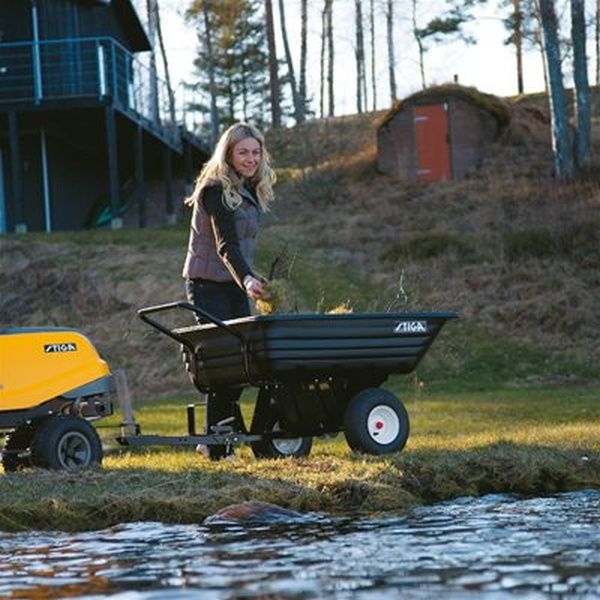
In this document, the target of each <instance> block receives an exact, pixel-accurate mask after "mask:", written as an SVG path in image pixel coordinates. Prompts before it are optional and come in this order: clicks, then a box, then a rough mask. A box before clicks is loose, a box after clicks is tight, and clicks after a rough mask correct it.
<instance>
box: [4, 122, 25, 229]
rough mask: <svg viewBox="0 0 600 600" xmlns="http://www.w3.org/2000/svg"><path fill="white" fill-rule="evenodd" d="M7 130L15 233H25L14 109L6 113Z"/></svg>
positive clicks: (16, 124) (21, 165) (17, 133)
mask: <svg viewBox="0 0 600 600" xmlns="http://www.w3.org/2000/svg"><path fill="white" fill-rule="evenodd" d="M8 131H9V135H8V137H9V139H10V167H11V180H12V195H13V214H14V219H15V233H25V232H26V231H27V224H26V223H25V197H24V195H23V161H22V160H21V144H20V142H19V121H18V118H17V113H16V111H14V110H11V111H9V113H8Z"/></svg>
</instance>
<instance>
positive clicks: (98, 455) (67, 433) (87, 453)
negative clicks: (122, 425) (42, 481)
mask: <svg viewBox="0 0 600 600" xmlns="http://www.w3.org/2000/svg"><path fill="white" fill-rule="evenodd" d="M31 460H32V463H33V465H34V466H35V467H42V468H44V469H58V470H64V471H76V470H78V469H84V468H86V467H92V466H95V465H99V464H100V463H101V462H102V443H101V442H100V438H99V437H98V434H97V433H96V430H95V429H94V428H93V427H92V426H91V425H90V424H89V423H88V422H87V421H86V420H85V419H81V418H79V417H74V416H56V417H50V418H49V419H47V420H46V421H44V422H43V423H42V425H41V426H40V427H39V429H38V430H37V431H36V433H35V435H34V437H33V442H32V444H31Z"/></svg>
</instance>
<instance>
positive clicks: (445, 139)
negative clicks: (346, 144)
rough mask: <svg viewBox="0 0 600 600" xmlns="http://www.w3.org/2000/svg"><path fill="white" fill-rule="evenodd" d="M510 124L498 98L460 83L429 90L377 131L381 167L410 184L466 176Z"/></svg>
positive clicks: (385, 120)
mask: <svg viewBox="0 0 600 600" xmlns="http://www.w3.org/2000/svg"><path fill="white" fill-rule="evenodd" d="M508 120H509V116H508V112H507V110H506V108H505V107H504V106H503V104H502V103H501V102H500V101H499V100H498V99H497V98H494V97H492V96H488V95H486V94H482V93H481V92H478V91H477V90H475V89H473V88H465V87H462V86H459V85H456V84H453V85H444V86H438V87H431V88H427V89H425V90H423V91H421V92H418V93H416V94H414V95H412V96H410V97H408V98H406V99H405V100H403V101H402V102H399V103H397V104H396V105H395V106H394V107H393V108H392V109H391V110H390V111H389V112H388V113H387V114H386V115H385V117H384V118H383V120H382V122H381V123H380V124H379V126H378V128H377V167H378V170H379V171H381V172H382V173H386V174H388V175H392V176H394V177H397V178H398V179H403V180H406V181H416V182H422V183H432V182H435V181H448V180H450V179H459V178H461V177H464V176H465V175H466V174H467V173H468V172H469V170H471V169H473V168H475V167H477V166H478V165H479V164H480V163H481V161H482V159H483V157H484V156H485V150H486V147H487V146H488V145H489V144H490V143H492V142H494V141H495V140H496V139H497V137H498V135H499V133H500V131H501V130H502V128H503V127H504V126H505V125H506V123H507V122H508Z"/></svg>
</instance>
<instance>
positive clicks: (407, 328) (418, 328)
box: [394, 321, 427, 333]
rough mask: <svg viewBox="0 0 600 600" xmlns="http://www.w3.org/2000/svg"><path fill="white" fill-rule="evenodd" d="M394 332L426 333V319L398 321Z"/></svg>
mask: <svg viewBox="0 0 600 600" xmlns="http://www.w3.org/2000/svg"><path fill="white" fill-rule="evenodd" d="M394 333H427V321H400V323H398V325H396V327H395V328H394Z"/></svg>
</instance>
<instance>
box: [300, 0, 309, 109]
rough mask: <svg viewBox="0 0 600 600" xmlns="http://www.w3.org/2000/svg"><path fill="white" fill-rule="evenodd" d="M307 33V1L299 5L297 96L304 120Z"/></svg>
mask: <svg viewBox="0 0 600 600" xmlns="http://www.w3.org/2000/svg"><path fill="white" fill-rule="evenodd" d="M307 31H308V0H301V4H300V85H299V87H298V94H299V95H300V100H301V101H302V112H303V113H304V117H305V118H306V53H307V49H306V39H307Z"/></svg>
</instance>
